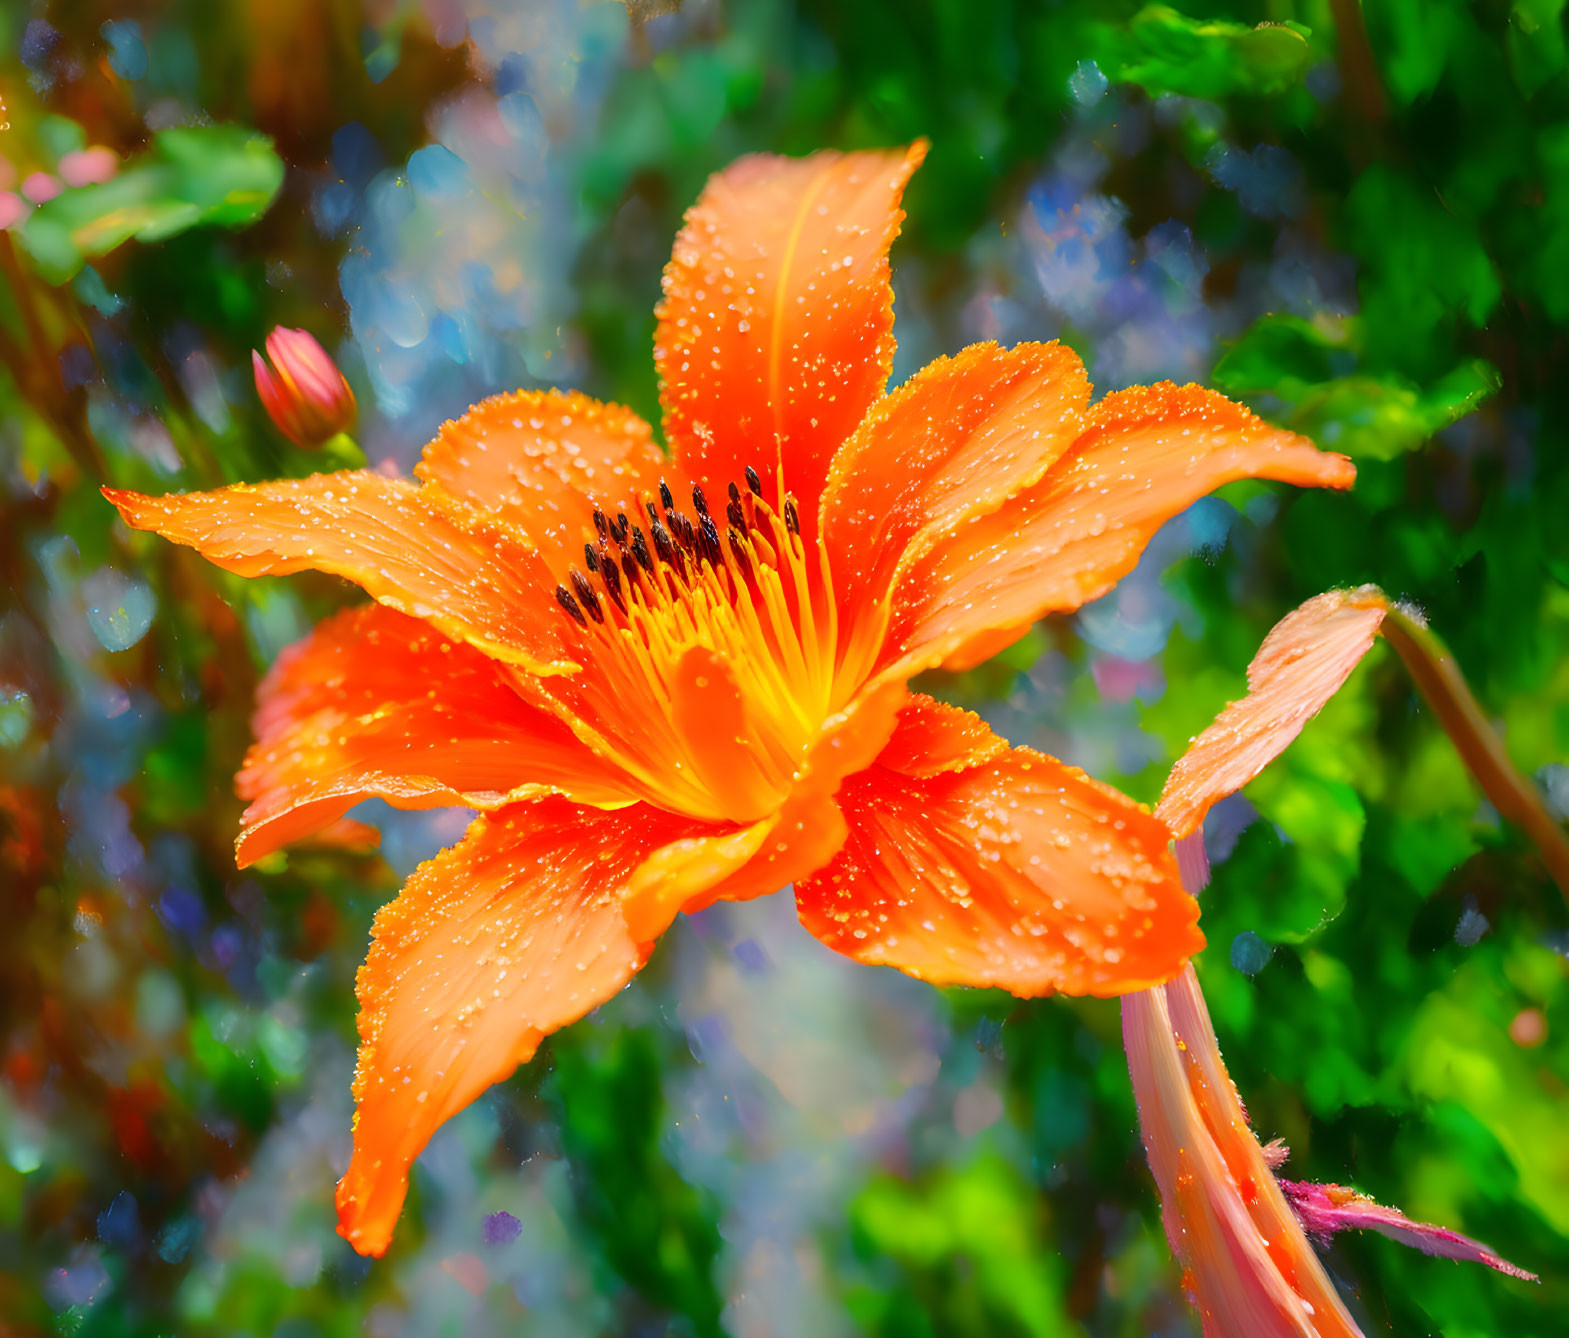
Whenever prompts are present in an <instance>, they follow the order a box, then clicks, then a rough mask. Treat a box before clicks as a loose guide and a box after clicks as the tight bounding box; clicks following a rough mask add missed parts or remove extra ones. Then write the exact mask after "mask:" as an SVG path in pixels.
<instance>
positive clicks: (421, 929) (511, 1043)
mask: <svg viewBox="0 0 1569 1338" xmlns="http://www.w3.org/2000/svg"><path fill="white" fill-rule="evenodd" d="M681 832H682V829H681V827H680V826H679V825H678V820H676V819H673V818H671V817H670V816H669V815H668V814H664V813H660V812H659V811H658V810H656V809H652V808H649V807H648V806H646V805H638V806H637V807H635V808H629V809H621V810H618V811H617V812H614V813H603V812H600V811H598V810H595V809H584V808H578V807H576V806H574V805H572V804H569V803H567V802H566V801H565V800H563V799H559V798H554V797H552V798H547V799H542V800H539V801H536V802H533V803H528V804H519V805H513V806H511V807H508V808H505V809H501V810H499V811H498V812H496V813H493V814H490V815H487V816H484V817H480V818H478V819H476V821H475V822H474V824H473V825H472V826H471V827H470V828H469V830H468V834H467V835H466V836H465V837H464V838H463V840H462V841H461V842H459V843H458V844H457V845H455V846H453V847H452V848H451V849H450V850H447V851H444V852H443V853H442V854H440V855H438V856H436V858H435V859H432V860H429V861H427V862H426V863H424V864H422V865H420V867H419V868H418V869H416V870H415V871H414V874H413V875H412V876H411V877H410V878H409V881H408V882H407V883H406V884H405V885H404V888H403V891H402V892H401V893H400V894H399V895H398V897H397V899H396V900H394V901H392V902H390V903H388V904H387V905H386V906H384V907H383V908H382V909H381V910H380V911H379V912H378V913H377V915H376V921H375V925H374V927H373V929H372V937H371V947H370V955H369V956H368V958H367V959H366V962H365V965H364V966H363V967H361V968H360V974H359V981H358V992H359V1000H360V1020H359V1029H360V1058H359V1069H358V1072H357V1073H356V1075H355V1079H354V1099H355V1120H354V1153H353V1157H352V1159H351V1160H350V1162H349V1168H348V1171H347V1173H346V1174H345V1175H344V1177H343V1179H342V1180H341V1181H339V1182H338V1196H337V1199H338V1230H339V1231H340V1232H341V1233H342V1234H343V1236H344V1237H345V1238H346V1239H347V1240H348V1241H349V1243H350V1244H351V1245H353V1246H354V1248H355V1249H356V1250H358V1251H359V1252H360V1253H361V1254H368V1255H380V1254H382V1253H383V1252H384V1251H385V1250H386V1248H387V1245H388V1243H389V1242H390V1240H391V1238H392V1230H393V1226H394V1224H395V1223H396V1221H397V1219H398V1214H399V1212H400V1211H401V1210H402V1208H403V1200H404V1196H405V1195H406V1194H407V1192H408V1176H409V1166H410V1165H411V1163H412V1162H413V1161H414V1159H415V1158H416V1157H417V1156H418V1155H419V1154H420V1152H421V1150H422V1149H423V1148H424V1146H425V1144H426V1143H427V1142H428V1141H429V1140H430V1137H431V1135H432V1134H433V1133H434V1132H435V1130H436V1129H437V1128H439V1127H440V1126H441V1125H442V1124H443V1123H444V1122H445V1121H446V1120H448V1119H450V1118H451V1117H452V1116H453V1115H455V1114H457V1112H458V1111H460V1110H462V1109H463V1108H464V1107H465V1106H467V1105H468V1104H469V1103H470V1102H471V1101H473V1100H474V1099H475V1097H477V1096H479V1094H480V1093H481V1092H483V1091H484V1090H485V1089H486V1088H487V1087H489V1086H490V1085H491V1084H492V1083H496V1082H500V1081H501V1080H502V1079H503V1078H505V1077H507V1076H508V1075H509V1074H510V1073H511V1072H512V1071H513V1069H515V1068H516V1067H517V1066H518V1065H519V1064H522V1063H525V1062H527V1061H528V1060H529V1059H530V1058H531V1057H532V1056H533V1054H534V1050H535V1048H536V1047H537V1046H538V1045H539V1043H540V1041H541V1040H542V1039H543V1038H544V1037H545V1036H547V1035H548V1034H549V1033H551V1032H553V1031H555V1030H556V1029H557V1028H559V1027H563V1026H565V1025H567V1024H568V1023H569V1022H574V1021H576V1020H577V1019H578V1018H580V1017H582V1016H583V1015H584V1014H585V1013H587V1012H588V1011H589V1010H591V1009H593V1008H595V1007H597V1006H598V1005H599V1004H601V1003H603V1002H605V1000H606V999H609V998H610V997H611V996H612V995H614V994H615V993H616V992H617V991H618V990H620V989H621V987H622V986H623V985H625V984H626V983H627V981H628V980H630V979H631V978H632V976H633V975H634V974H635V973H636V971H637V970H638V968H639V967H641V966H642V965H643V963H644V961H645V960H646V959H647V957H648V954H649V952H650V950H651V947H652V945H651V943H649V942H647V941H643V940H638V939H636V938H634V937H633V936H632V935H631V934H630V933H629V932H628V930H627V925H626V921H625V919H624V918H623V916H622V914H621V893H622V889H623V888H624V887H625V884H626V880H627V878H628V876H629V875H630V874H631V872H632V870H633V869H635V868H636V867H637V866H638V864H640V863H641V862H642V861H643V860H644V859H645V858H646V857H647V855H648V854H649V852H650V851H652V850H654V849H656V848H658V847H659V846H660V845H662V844H663V843H665V842H666V841H668V840H670V839H671V838H672V837H674V836H678V835H680V834H681Z"/></svg>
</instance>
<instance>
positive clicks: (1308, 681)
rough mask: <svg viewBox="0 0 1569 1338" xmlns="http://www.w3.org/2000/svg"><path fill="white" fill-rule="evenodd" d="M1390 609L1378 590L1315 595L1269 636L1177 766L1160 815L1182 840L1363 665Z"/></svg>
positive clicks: (1282, 747)
mask: <svg viewBox="0 0 1569 1338" xmlns="http://www.w3.org/2000/svg"><path fill="white" fill-rule="evenodd" d="M1388 608H1389V602H1388V600H1387V599H1386V597H1385V595H1384V592H1383V591H1382V590H1380V589H1379V588H1378V587H1377V586H1372V585H1366V586H1362V587H1361V588H1359V589H1356V590H1331V591H1329V592H1327V593H1326V594H1322V595H1315V596H1314V597H1313V598H1312V599H1310V600H1308V601H1307V603H1305V604H1303V605H1302V606H1301V607H1300V608H1298V609H1296V610H1294V611H1293V612H1291V613H1288V614H1287V615H1286V616H1285V617H1284V618H1282V619H1281V620H1280V621H1279V622H1278V623H1276V624H1275V626H1274V627H1273V628H1272V629H1271V631H1270V633H1269V635H1268V636H1267V637H1265V638H1264V644H1263V645H1262V646H1260V647H1259V651H1258V654H1257V655H1255V656H1254V657H1253V663H1252V664H1250V665H1248V695H1247V696H1246V697H1244V698H1242V700H1240V701H1234V702H1232V703H1230V704H1229V705H1228V706H1227V707H1226V709H1225V710H1224V711H1222V712H1221V713H1220V714H1219V715H1218V716H1216V717H1215V723H1214V724H1212V725H1211V726H1210V727H1209V728H1208V729H1206V730H1205V731H1204V732H1203V733H1202V734H1200V735H1199V736H1198V737H1197V738H1196V739H1194V740H1193V742H1192V743H1191V744H1189V745H1188V750H1187V752H1185V753H1183V755H1182V756H1181V757H1180V758H1178V759H1177V764H1176V766H1174V767H1172V769H1171V775H1169V776H1168V777H1167V778H1166V788H1165V790H1164V791H1162V793H1161V796H1160V804H1159V805H1158V806H1157V808H1156V810H1155V811H1156V812H1157V813H1158V814H1159V815H1160V817H1161V818H1162V819H1163V820H1164V821H1165V823H1166V825H1167V826H1168V827H1170V828H1171V830H1172V831H1173V832H1174V833H1175V834H1176V835H1177V836H1179V837H1183V836H1187V835H1188V834H1189V833H1191V832H1194V831H1197V830H1198V828H1199V826H1200V825H1201V824H1202V823H1203V821H1204V815H1205V814H1206V813H1208V812H1209V810H1210V807H1211V806H1212V805H1214V804H1217V803H1219V802H1220V801H1221V800H1222V799H1224V798H1225V797H1226V796H1227V795H1229V794H1235V793H1236V792H1237V791H1238V790H1240V789H1241V788H1242V787H1243V786H1244V785H1246V784H1247V783H1248V782H1249V781H1250V780H1252V779H1253V778H1254V777H1255V776H1257V775H1258V774H1259V772H1261V771H1262V770H1263V769H1264V768H1265V767H1266V766H1268V765H1269V763H1270V762H1272V761H1273V760H1274V759H1275V758H1277V757H1279V756H1280V754H1281V753H1282V752H1284V751H1285V749H1286V746H1287V745H1288V744H1290V742H1291V741H1292V740H1293V739H1295V738H1296V737H1297V735H1298V734H1300V733H1301V732H1302V727H1303V726H1304V725H1306V724H1307V722H1308V721H1309V720H1311V719H1312V718H1313V717H1314V716H1315V715H1317V714H1318V713H1319V711H1320V710H1321V709H1323V706H1324V703H1325V702H1327V701H1328V700H1329V699H1330V698H1331V697H1333V696H1334V695H1335V693H1336V692H1338V691H1339V690H1340V685H1341V684H1342V683H1344V682H1345V681H1346V679H1347V678H1348V677H1350V675H1351V671H1352V670H1353V669H1355V668H1356V667H1357V665H1358V664H1359V663H1361V660H1362V657H1363V656H1364V655H1366V654H1367V652H1368V651H1369V650H1370V649H1371V648H1372V645H1373V638H1374V637H1375V636H1377V635H1378V629H1379V626H1380V624H1381V623H1382V622H1383V621H1384V614H1385V613H1386V612H1387V611H1388Z"/></svg>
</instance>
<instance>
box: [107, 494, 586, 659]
mask: <svg viewBox="0 0 1569 1338" xmlns="http://www.w3.org/2000/svg"><path fill="white" fill-rule="evenodd" d="M103 494H104V496H105V497H107V498H108V499H109V500H110V501H111V502H113V503H114V505H115V506H116V507H118V508H119V511H120V514H121V516H123V517H124V518H125V523H126V524H127V525H130V526H131V527H132V528H133V529H138V530H154V531H156V532H157V533H159V534H161V535H163V536H164V538H166V539H172V540H174V542H175V543H179V544H184V545H186V546H187V547H188V548H194V549H196V551H197V552H199V553H200V554H201V555H202V556H203V557H205V558H207V559H208V561H210V562H215V563H217V564H218V566H220V567H222V568H224V569H225V570H226V571H232V572H238V573H239V574H240V575H241V576H283V575H287V574H288V573H290V572H296V571H305V570H308V569H314V570H316V571H325V572H330V573H332V574H333V575H335V576H343V577H346V578H347V579H349V580H351V581H353V582H355V584H357V585H359V586H361V587H362V588H363V589H364V590H365V592H366V593H367V594H369V595H370V596H372V597H373V598H374V599H376V600H378V601H380V602H381V603H383V604H385V605H387V606H388V607H389V608H393V609H397V610H398V611H399V612H400V613H407V614H409V615H411V616H413V617H416V618H424V619H425V620H426V621H427V622H430V623H433V624H434V625H435V626H436V627H438V628H440V629H441V630H442V631H443V632H445V633H446V634H447V635H448V636H451V637H453V638H455V639H456V640H459V641H467V642H468V643H470V644H471V645H474V646H477V647H479V648H480V649H481V650H483V651H484V652H485V653H486V654H488V655H492V656H495V657H496V658H497V659H501V660H506V661H509V662H511V663H514V664H518V665H521V666H522V667H524V668H526V669H527V670H528V671H529V672H530V673H536V674H559V673H563V672H569V671H570V670H572V669H575V668H576V667H577V666H576V665H575V664H574V663H573V662H572V661H571V660H570V659H568V658H567V656H566V655H565V653H564V644H563V642H562V640H561V629H562V627H563V625H569V624H566V620H565V619H563V618H562V617H561V616H560V609H559V608H558V607H557V606H556V602H555V597H554V593H553V592H554V589H555V581H554V580H553V579H552V578H551V577H550V574H549V572H548V571H547V570H546V568H545V565H544V563H543V562H541V561H540V558H539V554H538V553H537V552H535V551H534V549H533V548H531V547H530V546H529V544H528V543H527V541H526V540H525V539H524V538H523V536H522V535H520V534H518V533H517V532H516V531H515V530H513V529H512V528H511V527H510V526H507V525H504V524H502V523H500V522H497V521H490V520H485V519H482V518H481V517H479V516H477V515H475V514H474V513H473V512H471V511H470V510H469V509H468V508H467V507H464V506H462V505H460V504H459V503H457V502H454V501H451V500H449V499H447V498H444V497H443V496H442V495H441V494H440V493H436V492H433V491H432V490H430V489H422V488H419V487H417V486H415V485H414V484H413V483H410V482H408V481H407V480H406V479H390V478H387V477H385V476H384V475H381V474H372V473H368V472H354V473H345V474H316V475H313V476H312V477H310V478H304V479H280V480H278V481H277V482H274V483H255V484H249V483H242V484H236V485H235V486H234V487H231V488H219V489H218V490H217V491H216V492H192V493H183V494H172V495H170V496H167V497H145V496H142V495H141V494H139V493H133V492H121V491H119V490H118V489H115V488H105V489H104V490H103Z"/></svg>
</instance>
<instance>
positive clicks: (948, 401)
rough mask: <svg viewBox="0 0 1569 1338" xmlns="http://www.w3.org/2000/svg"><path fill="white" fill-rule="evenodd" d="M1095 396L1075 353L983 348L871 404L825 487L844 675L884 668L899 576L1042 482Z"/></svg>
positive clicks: (1058, 348) (826, 538)
mask: <svg viewBox="0 0 1569 1338" xmlns="http://www.w3.org/2000/svg"><path fill="white" fill-rule="evenodd" d="M1089 397H1090V383H1089V380H1088V378H1087V377H1086V376H1085V374H1084V364H1083V363H1082V362H1080V361H1079V357H1078V355H1077V354H1076V353H1074V352H1073V350H1072V349H1069V348H1065V347H1063V346H1062V345H1060V344H1020V345H1019V346H1018V347H1016V348H1012V349H1002V348H999V347H998V346H997V345H996V344H976V345H973V346H971V347H970V348H967V349H965V350H964V351H963V352H962V353H960V354H959V355H958V356H957V357H955V358H939V359H938V360H937V361H935V362H933V363H931V364H929V365H928V366H926V367H925V368H923V369H922V370H921V371H919V372H917V373H916V374H915V375H914V376H912V377H911V378H910V379H909V380H908V381H906V382H905V383H904V384H903V385H901V386H900V387H899V388H898V389H896V390H894V391H892V392H891V393H890V394H888V395H885V396H884V397H883V398H882V399H880V400H879V401H878V402H877V403H876V404H874V405H873V406H872V408H871V410H870V412H868V414H867V415H866V418H865V419H864V420H863V421H862V422H861V425H860V426H859V427H858V428H857V429H856V431H855V433H854V434H853V435H852V436H851V437H850V438H849V440H848V441H846V442H845V444H844V445H843V446H841V447H840V448H839V451H838V453H837V454H836V455H835V456H834V459H833V465H832V468H831V469H830V470H829V474H828V482H827V485H826V487H825V488H824V490H823V500H822V537H823V543H824V545H825V546H826V548H827V550H828V557H829V562H830V566H831V569H832V572H833V582H834V594H835V597H836V600H837V603H838V610H839V626H840V629H841V631H840V660H841V671H842V672H846V673H850V674H855V673H857V672H861V673H864V672H865V671H867V670H869V669H870V667H871V665H872V663H873V662H874V661H875V659H876V656H877V652H878V650H879V649H880V648H881V645H880V643H881V637H882V633H883V630H884V628H885V626H886V624H887V619H888V612H889V599H890V597H891V595H892V593H893V589H894V586H895V584H896V580H897V575H898V573H899V572H900V571H902V570H903V569H904V568H906V567H908V566H909V565H910V563H911V562H912V561H913V560H914V559H915V558H916V557H917V556H918V555H919V554H920V553H921V552H923V551H925V550H926V549H927V548H929V547H931V545H932V544H933V543H935V542H938V541H940V536H941V535H943V534H945V533H947V532H949V531H951V530H953V529H954V528H955V527H957V526H958V525H959V524H960V523H961V522H963V521H964V520H965V519H966V518H967V517H970V516H976V515H984V514H986V513H987V512H990V511H993V510H995V509H996V508H997V507H998V506H999V505H1000V504H1001V503H1002V502H1003V501H1005V500H1006V499H1007V498H1008V497H1009V496H1011V495H1012V494H1013V493H1015V492H1017V491H1018V490H1019V489H1020V488H1021V487H1023V486H1025V485H1026V484H1029V483H1033V482H1034V481H1035V480H1036V479H1037V478H1039V477H1040V475H1041V473H1042V472H1043V471H1044V470H1045V468H1046V467H1047V466H1048V465H1049V464H1050V463H1051V462H1052V461H1054V460H1055V459H1057V457H1058V456H1060V455H1061V454H1062V453H1063V451H1065V450H1066V449H1067V448H1068V447H1069V446H1070V445H1072V443H1073V441H1074V440H1075V438H1076V437H1077V436H1078V434H1079V430H1080V427H1081V421H1080V420H1081V416H1082V413H1083V410H1084V408H1085V406H1086V405H1087V404H1088V403H1089Z"/></svg>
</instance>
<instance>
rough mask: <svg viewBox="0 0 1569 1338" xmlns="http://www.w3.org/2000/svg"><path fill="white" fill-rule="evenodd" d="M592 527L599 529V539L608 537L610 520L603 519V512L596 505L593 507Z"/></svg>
mask: <svg viewBox="0 0 1569 1338" xmlns="http://www.w3.org/2000/svg"><path fill="white" fill-rule="evenodd" d="M594 528H595V529H596V530H598V531H599V537H600V538H601V539H608V538H609V537H610V522H609V521H608V520H606V519H605V513H604V512H603V511H601V510H600V509H599V508H598V507H597V506H596V507H595V508H594Z"/></svg>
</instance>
